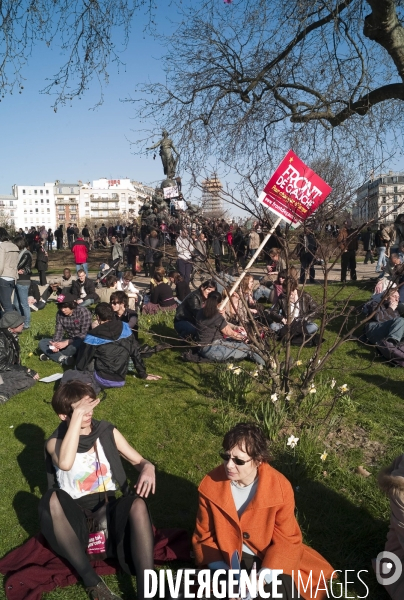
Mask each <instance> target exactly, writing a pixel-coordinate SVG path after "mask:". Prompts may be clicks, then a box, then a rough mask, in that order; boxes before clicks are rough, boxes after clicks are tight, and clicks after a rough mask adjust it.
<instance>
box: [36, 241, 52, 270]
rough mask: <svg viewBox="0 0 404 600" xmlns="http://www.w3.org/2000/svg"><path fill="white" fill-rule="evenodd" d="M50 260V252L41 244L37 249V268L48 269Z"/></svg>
mask: <svg viewBox="0 0 404 600" xmlns="http://www.w3.org/2000/svg"><path fill="white" fill-rule="evenodd" d="M48 260H49V257H48V253H47V252H46V250H45V249H44V248H43V247H42V246H39V248H38V250H37V255H36V268H37V269H38V271H46V270H47V268H48Z"/></svg>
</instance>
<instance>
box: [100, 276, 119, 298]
mask: <svg viewBox="0 0 404 600" xmlns="http://www.w3.org/2000/svg"><path fill="white" fill-rule="evenodd" d="M117 283H118V279H117V278H116V277H115V275H107V276H106V278H105V284H106V287H101V288H98V289H97V294H98V296H99V298H100V302H109V301H110V299H111V296H112V294H113V293H114V292H115V291H116V289H117Z"/></svg>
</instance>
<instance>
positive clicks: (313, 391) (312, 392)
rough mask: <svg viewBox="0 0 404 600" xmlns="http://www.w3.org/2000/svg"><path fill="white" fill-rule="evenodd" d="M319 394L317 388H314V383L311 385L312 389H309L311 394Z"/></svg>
mask: <svg viewBox="0 0 404 600" xmlns="http://www.w3.org/2000/svg"><path fill="white" fill-rule="evenodd" d="M316 392H317V390H316V388H315V387H314V383H311V384H310V389H309V394H315V393H316Z"/></svg>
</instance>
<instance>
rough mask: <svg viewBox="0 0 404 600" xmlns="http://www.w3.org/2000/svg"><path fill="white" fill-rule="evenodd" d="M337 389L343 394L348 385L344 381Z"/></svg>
mask: <svg viewBox="0 0 404 600" xmlns="http://www.w3.org/2000/svg"><path fill="white" fill-rule="evenodd" d="M339 389H340V391H341V392H342V393H343V394H345V392H347V391H348V386H347V384H346V383H344V385H341V387H340V388H339Z"/></svg>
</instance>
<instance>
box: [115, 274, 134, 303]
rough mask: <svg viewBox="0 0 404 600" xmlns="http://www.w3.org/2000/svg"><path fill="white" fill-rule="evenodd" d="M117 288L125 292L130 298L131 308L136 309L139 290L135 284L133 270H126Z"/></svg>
mask: <svg viewBox="0 0 404 600" xmlns="http://www.w3.org/2000/svg"><path fill="white" fill-rule="evenodd" d="M116 289H117V290H118V291H119V292H125V294H126V295H127V296H128V298H129V308H132V309H134V308H135V305H136V302H137V299H138V296H139V290H138V288H137V287H135V285H134V284H133V275H132V272H131V271H125V273H124V274H123V276H122V278H121V279H119V280H118V282H117V284H116Z"/></svg>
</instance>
